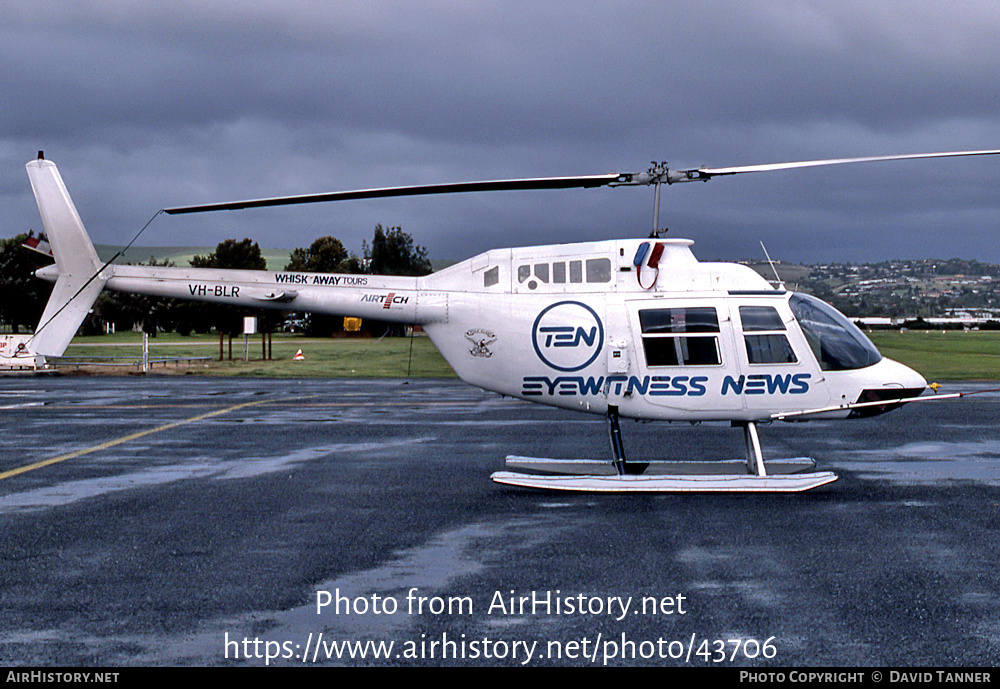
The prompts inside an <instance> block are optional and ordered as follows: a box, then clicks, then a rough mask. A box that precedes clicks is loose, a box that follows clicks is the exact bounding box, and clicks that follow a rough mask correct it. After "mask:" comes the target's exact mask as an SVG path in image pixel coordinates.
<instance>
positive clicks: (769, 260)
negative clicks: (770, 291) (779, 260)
mask: <svg viewBox="0 0 1000 689" xmlns="http://www.w3.org/2000/svg"><path fill="white" fill-rule="evenodd" d="M760 248H761V249H763V250H764V258H766V259H767V263H768V265H770V266H771V272H772V273H774V279H775V280H777V282H778V289H785V281H784V280H782V279H781V276H779V275H778V270H777V269H776V268H775V267H774V261H772V260H771V255H770V254H768V253H767V247H766V246H764V242H763V240H762V241H761V243H760Z"/></svg>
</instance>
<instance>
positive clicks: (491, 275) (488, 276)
mask: <svg viewBox="0 0 1000 689" xmlns="http://www.w3.org/2000/svg"><path fill="white" fill-rule="evenodd" d="M499 282H500V266H493V267H492V268H490V269H489V270H487V271H486V272H485V273H483V287H492V286H493V285H496V284H497V283H499Z"/></svg>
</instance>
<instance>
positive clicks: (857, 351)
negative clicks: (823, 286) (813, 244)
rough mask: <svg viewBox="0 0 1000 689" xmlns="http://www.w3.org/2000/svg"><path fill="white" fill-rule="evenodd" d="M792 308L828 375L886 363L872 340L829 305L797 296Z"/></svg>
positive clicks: (807, 296)
mask: <svg viewBox="0 0 1000 689" xmlns="http://www.w3.org/2000/svg"><path fill="white" fill-rule="evenodd" d="M788 305H789V306H790V307H791V308H792V314H794V316H795V320H797V321H798V322H799V325H800V326H802V332H803V333H804V334H805V336H806V340H807V341H808V342H809V346H810V347H811V348H812V350H813V354H815V355H816V360H817V361H819V365H820V368H822V369H823V370H824V371H846V370H851V369H857V368H864V367H866V366H871V365H872V364H877V363H878V362H879V361H881V360H882V355H881V354H879V352H878V350H877V349H876V348H875V345H873V344H872V342H871V340H869V339H868V338H867V337H865V334H864V333H863V332H861V331H860V330H859V329H858V327H857V326H856V325H854V324H853V323H851V322H850V321H849V320H847V317H846V316H844V315H843V314H842V313H840V312H839V311H837V310H836V309H835V308H833V307H832V306H830V305H829V304H827V303H826V302H823V301H820V300H819V299H817V298H816V297H811V296H809V295H808V294H800V293H798V292H796V293H795V294H793V295H792V296H791V298H790V299H789V300H788Z"/></svg>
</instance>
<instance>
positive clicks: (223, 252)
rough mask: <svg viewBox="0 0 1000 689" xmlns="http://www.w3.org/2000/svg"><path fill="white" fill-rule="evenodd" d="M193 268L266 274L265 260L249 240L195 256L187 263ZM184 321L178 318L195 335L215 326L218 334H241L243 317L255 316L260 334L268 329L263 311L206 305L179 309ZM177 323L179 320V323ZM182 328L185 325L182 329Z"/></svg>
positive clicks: (226, 243) (231, 242) (232, 241)
mask: <svg viewBox="0 0 1000 689" xmlns="http://www.w3.org/2000/svg"><path fill="white" fill-rule="evenodd" d="M190 263H191V267H192V268H225V269H229V270H266V269H267V260H266V259H265V258H264V254H263V253H262V252H261V250H260V247H259V246H258V245H257V242H255V241H252V240H250V239H243V240H242V241H237V240H235V239H227V240H225V241H223V242H220V243H219V245H218V246H216V247H215V251H213V252H212V253H210V254H208V255H207V256H200V255H199V256H195V257H194V258H192V259H191V261H190ZM182 311H183V312H186V313H185V314H184V315H185V316H187V318H183V317H182V318H181V319H182V320H183V322H185V323H186V324H189V325H190V327H192V328H193V329H194V330H196V331H198V332H207V331H208V329H209V328H210V327H211V326H212V325H213V324H214V325H215V328H216V329H217V330H218V331H219V332H227V333H229V334H236V333H240V332H243V317H244V316H248V315H253V316H257V318H258V321H260V323H261V325H260V330H261V332H265V331H266V330H269V329H270V328H271V322H270V320H271V319H270V317H269V316H268V315H267V313H266V312H265V311H264V310H262V309H255V310H252V311H248V310H247V309H244V308H239V307H234V306H222V305H215V304H206V305H198V306H197V307H196V306H194V305H190V306H188V307H187V308H186V309H182ZM181 319H179V320H181ZM184 327H185V328H186V327H187V325H185V326H184Z"/></svg>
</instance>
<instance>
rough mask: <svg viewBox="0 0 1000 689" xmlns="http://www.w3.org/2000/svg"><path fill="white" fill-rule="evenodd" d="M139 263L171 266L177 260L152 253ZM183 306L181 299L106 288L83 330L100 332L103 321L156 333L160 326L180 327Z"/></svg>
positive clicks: (85, 331)
mask: <svg viewBox="0 0 1000 689" xmlns="http://www.w3.org/2000/svg"><path fill="white" fill-rule="evenodd" d="M137 265H140V266H142V265H146V266H154V267H155V266H160V267H165V268H170V267H173V266H174V263H173V262H172V261H169V260H166V259H164V260H163V262H158V261H157V260H156V259H155V258H154V257H153V256H150V257H149V262H148V263H139V264H137ZM184 308H185V307H184V302H182V301H180V300H178V299H167V298H165V297H152V296H148V295H145V294H132V293H129V292H112V291H110V290H104V291H103V292H101V294H100V296H98V297H97V301H95V302H94V306H93V308H92V313H91V315H89V316H88V317H87V319H86V320H85V321H84V324H83V328H84V333H85V334H94V335H97V334H100V333H103V332H104V323H114V324H115V330H116V331H119V330H139V331H142V332H146V333H149V335H150V336H151V337H156V332H157V330H174V329H175V328H176V327H177V319H178V316H179V315H181V314H182V313H183V312H184ZM188 332H190V328H189V329H188ZM182 334H187V333H182Z"/></svg>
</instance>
